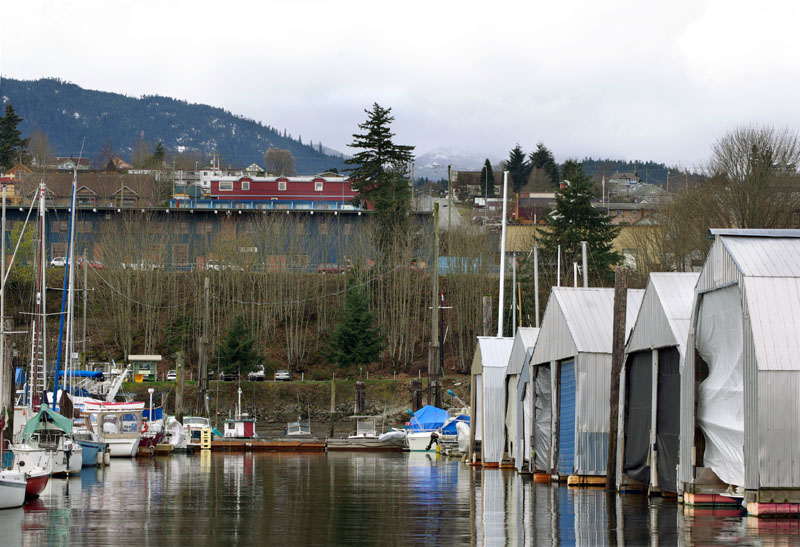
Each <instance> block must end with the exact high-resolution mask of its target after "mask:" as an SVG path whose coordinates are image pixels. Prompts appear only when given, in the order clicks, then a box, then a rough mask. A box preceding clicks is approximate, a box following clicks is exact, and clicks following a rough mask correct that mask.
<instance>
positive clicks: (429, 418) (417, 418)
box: [408, 405, 449, 431]
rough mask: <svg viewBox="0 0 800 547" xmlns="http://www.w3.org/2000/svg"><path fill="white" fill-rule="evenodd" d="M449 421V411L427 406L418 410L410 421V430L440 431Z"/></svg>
mask: <svg viewBox="0 0 800 547" xmlns="http://www.w3.org/2000/svg"><path fill="white" fill-rule="evenodd" d="M448 419H449V417H448V415H447V411H446V410H444V409H441V408H437V407H435V406H431V405H425V406H423V407H422V408H420V409H419V410H417V411H416V412H415V413H414V414H413V415H412V417H411V420H409V424H410V425H409V426H408V429H409V430H411V431H423V430H429V429H439V428H440V427H442V426H443V425H444V424H445V422H447V420H448Z"/></svg>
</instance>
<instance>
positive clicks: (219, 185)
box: [209, 173, 358, 205]
mask: <svg viewBox="0 0 800 547" xmlns="http://www.w3.org/2000/svg"><path fill="white" fill-rule="evenodd" d="M357 195H358V192H357V191H355V190H354V189H353V188H352V187H351V186H350V179H349V178H347V177H343V176H340V175H329V174H327V173H326V174H324V176H323V175H316V176H294V177H283V176H281V177H229V176H223V177H218V178H214V179H211V190H210V192H209V197H210V198H211V199H213V200H225V201H279V202H295V203H296V202H306V203H308V202H312V203H317V204H319V203H321V202H322V203H324V202H328V203H330V204H331V205H333V204H335V203H342V204H344V203H348V202H350V201H352V199H353V198H354V197H356V196H357Z"/></svg>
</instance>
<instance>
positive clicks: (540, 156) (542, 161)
mask: <svg viewBox="0 0 800 547" xmlns="http://www.w3.org/2000/svg"><path fill="white" fill-rule="evenodd" d="M530 157H531V167H532V168H533V169H543V170H544V171H545V173H547V175H548V176H549V177H550V180H551V181H552V183H553V186H558V183H559V173H558V164H556V159H555V158H554V157H553V153H552V152H551V151H550V150H548V148H547V147H546V146H545V145H544V144H542V143H539V144H537V145H536V150H535V151H533V152H531V156H530Z"/></svg>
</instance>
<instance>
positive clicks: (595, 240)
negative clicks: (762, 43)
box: [541, 160, 621, 283]
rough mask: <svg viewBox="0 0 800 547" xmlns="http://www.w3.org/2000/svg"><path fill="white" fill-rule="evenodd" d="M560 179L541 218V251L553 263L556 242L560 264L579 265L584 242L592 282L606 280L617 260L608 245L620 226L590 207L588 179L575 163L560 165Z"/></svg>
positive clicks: (590, 198)
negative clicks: (547, 211) (550, 209)
mask: <svg viewBox="0 0 800 547" xmlns="http://www.w3.org/2000/svg"><path fill="white" fill-rule="evenodd" d="M562 180H563V181H564V188H562V189H559V190H557V191H556V193H555V198H556V206H555V209H554V210H553V212H551V213H550V214H549V215H548V216H547V217H545V219H544V222H545V227H544V228H543V229H542V230H541V244H542V246H543V248H544V251H545V253H546V254H547V255H549V259H550V260H551V261H552V262H555V260H556V253H557V249H558V246H559V245H560V246H561V254H562V257H563V262H562V263H564V264H572V262H578V264H580V263H581V241H586V242H587V243H588V254H589V259H588V266H589V270H590V273H591V274H592V275H591V277H594V282H595V283H597V282H600V283H605V282H607V281H610V280H612V279H613V271H612V269H611V267H612V266H614V265H615V264H617V263H618V262H619V261H620V259H621V257H620V255H619V253H617V252H616V251H614V249H613V247H612V242H613V241H614V238H615V237H617V234H618V233H619V230H620V228H619V227H618V226H615V225H614V224H612V223H611V220H610V218H609V217H608V215H607V214H606V212H605V211H604V210H603V209H601V208H596V207H592V198H593V194H592V180H591V179H590V178H589V177H588V176H587V175H586V174H585V173H584V171H583V168H582V167H581V165H580V164H579V163H577V162H575V161H572V160H569V161H567V162H566V163H565V164H564V165H563V167H562ZM592 270H594V272H592Z"/></svg>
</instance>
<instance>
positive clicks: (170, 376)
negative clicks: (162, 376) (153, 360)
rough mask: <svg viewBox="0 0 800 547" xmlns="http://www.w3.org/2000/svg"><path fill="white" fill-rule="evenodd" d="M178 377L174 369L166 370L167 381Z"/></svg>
mask: <svg viewBox="0 0 800 547" xmlns="http://www.w3.org/2000/svg"><path fill="white" fill-rule="evenodd" d="M177 379H178V373H177V372H176V371H174V370H170V371H168V372H167V381H168V382H172V381H174V380H177Z"/></svg>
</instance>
